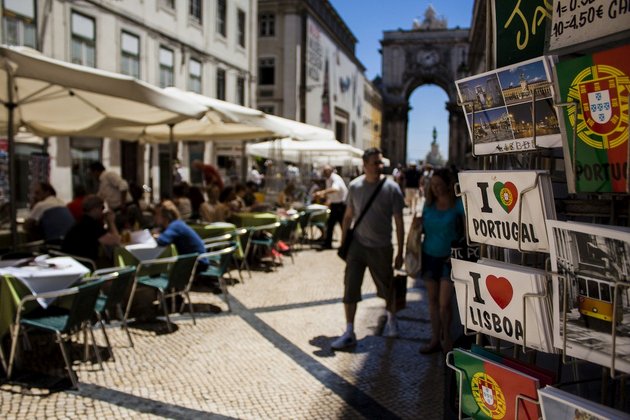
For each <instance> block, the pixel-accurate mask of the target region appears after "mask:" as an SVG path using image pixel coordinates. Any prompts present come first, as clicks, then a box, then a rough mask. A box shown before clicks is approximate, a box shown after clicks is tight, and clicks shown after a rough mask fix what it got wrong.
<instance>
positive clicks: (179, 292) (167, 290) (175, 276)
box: [124, 254, 198, 332]
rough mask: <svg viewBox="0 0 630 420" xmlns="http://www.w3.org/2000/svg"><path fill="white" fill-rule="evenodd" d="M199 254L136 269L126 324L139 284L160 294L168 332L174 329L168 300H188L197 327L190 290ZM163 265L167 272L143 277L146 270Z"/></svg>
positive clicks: (152, 262) (150, 262) (147, 263)
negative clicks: (180, 297) (169, 313)
mask: <svg viewBox="0 0 630 420" xmlns="http://www.w3.org/2000/svg"><path fill="white" fill-rule="evenodd" d="M197 261H198V260H197V254H184V255H178V256H175V257H168V258H156V259H153V260H145V261H141V262H140V264H139V265H138V266H137V267H136V273H140V274H136V280H135V282H134V284H133V287H132V290H131V297H130V298H129V303H128V304H127V310H126V312H125V317H124V319H125V322H127V319H128V317H129V311H130V309H131V304H132V303H133V296H134V294H135V291H136V287H137V285H138V284H140V285H143V286H146V287H150V288H152V289H155V290H156V291H157V292H158V296H159V299H160V304H161V306H162V308H163V310H164V316H165V317H166V323H167V326H168V331H169V332H172V331H173V328H172V325H171V320H170V318H169V316H168V307H167V305H166V298H169V297H175V296H183V297H185V298H186V299H187V300H188V308H189V310H190V316H191V317H192V320H193V324H195V325H196V321H195V313H194V311H193V306H192V301H191V300H190V288H191V285H192V281H193V280H194V278H195V268H196V266H197ZM161 265H167V268H166V270H163V271H162V273H161V274H159V275H155V276H148V275H141V274H142V273H143V272H145V271H144V270H145V269H152V268H155V267H159V266H161ZM185 303H186V300H184V302H182V307H181V308H180V309H179V311H180V313H181V311H182V310H183V307H184V304H185Z"/></svg>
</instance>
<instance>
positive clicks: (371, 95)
mask: <svg viewBox="0 0 630 420" xmlns="http://www.w3.org/2000/svg"><path fill="white" fill-rule="evenodd" d="M363 103H364V112H363V147H364V148H367V147H378V148H380V147H381V130H382V126H383V98H382V97H381V92H380V90H379V89H378V87H376V86H374V84H372V83H371V82H370V81H369V80H367V79H365V80H364V81H363Z"/></svg>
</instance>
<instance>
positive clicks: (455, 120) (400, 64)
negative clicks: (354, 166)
mask: <svg viewBox="0 0 630 420" xmlns="http://www.w3.org/2000/svg"><path fill="white" fill-rule="evenodd" d="M468 33H469V30H468V29H460V28H459V27H458V28H450V29H449V28H447V24H446V20H445V19H443V18H438V17H437V16H436V13H435V11H434V10H433V8H432V7H431V6H429V8H428V9H427V10H426V12H425V15H424V20H423V21H422V22H420V21H418V20H415V21H414V22H413V26H412V29H410V30H403V29H398V30H396V31H384V32H383V39H382V40H381V45H382V57H383V66H382V71H383V75H382V85H381V86H382V92H383V102H384V114H383V136H382V147H383V152H384V154H385V156H387V157H389V158H390V160H391V162H392V164H393V165H395V164H396V163H398V162H400V163H404V162H405V160H406V158H407V120H408V113H409V109H410V108H409V97H410V96H411V94H412V92H413V91H414V90H415V89H416V88H418V87H420V86H422V85H425V84H435V85H437V86H439V87H441V88H442V89H444V91H445V92H446V94H447V95H448V102H447V103H446V109H447V110H448V112H449V163H453V164H455V165H458V166H462V165H463V164H464V162H465V157H466V151H467V150H470V146H469V143H470V140H469V136H468V132H467V129H466V121H465V119H464V118H465V117H464V114H463V112H462V110H461V107H460V106H458V105H457V89H456V88H455V80H457V79H459V78H462V77H465V76H466V75H467V72H468V66H467V63H468V47H469V43H468ZM435 106H444V103H436V104H435ZM426 124H428V125H433V122H431V121H426ZM426 142H427V143H430V142H431V139H426Z"/></svg>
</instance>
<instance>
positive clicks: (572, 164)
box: [555, 45, 630, 193]
mask: <svg viewBox="0 0 630 420" xmlns="http://www.w3.org/2000/svg"><path fill="white" fill-rule="evenodd" d="M629 76H630V45H625V46H622V47H618V48H614V49H611V50H606V51H600V52H597V53H594V54H590V55H585V56H583V57H579V58H575V59H572V60H566V61H561V62H560V63H558V64H557V65H556V66H555V77H556V79H557V86H558V96H559V99H558V100H557V102H558V103H571V102H573V103H575V104H577V105H578V106H577V107H576V106H574V105H572V106H567V107H564V108H561V109H562V111H561V112H562V116H561V118H560V124H561V127H562V133H563V142H564V148H563V149H564V161H565V166H566V174H567V185H568V187H569V192H571V193H576V192H602V193H605V192H630V191H629V190H628V185H627V184H628V96H629V95H630V77H629ZM574 136H575V150H574V147H573V138H574Z"/></svg>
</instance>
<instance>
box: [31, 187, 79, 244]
mask: <svg viewBox="0 0 630 420" xmlns="http://www.w3.org/2000/svg"><path fill="white" fill-rule="evenodd" d="M32 197H33V202H32V205H31V212H30V214H29V215H28V218H27V219H26V221H25V222H24V231H25V232H26V234H27V236H28V238H29V240H38V239H43V240H44V241H47V242H54V241H59V240H61V239H62V238H63V237H64V236H65V234H66V233H67V232H68V230H69V229H70V227H72V225H74V222H75V220H74V217H72V213H70V210H68V207H66V203H64V202H63V201H62V200H61V199H59V198H57V191H55V189H54V188H53V186H52V185H50V184H49V183H48V182H38V183H37V184H35V188H34V189H33V195H32Z"/></svg>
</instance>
